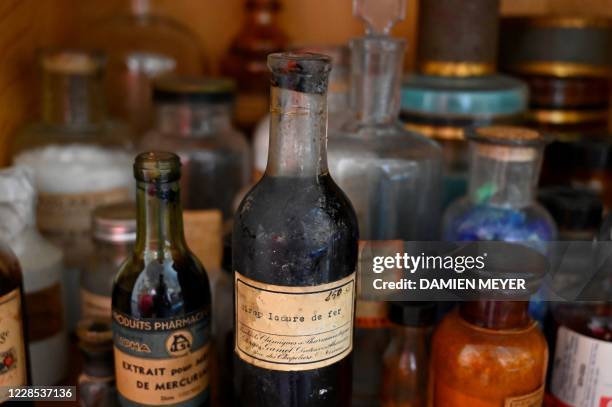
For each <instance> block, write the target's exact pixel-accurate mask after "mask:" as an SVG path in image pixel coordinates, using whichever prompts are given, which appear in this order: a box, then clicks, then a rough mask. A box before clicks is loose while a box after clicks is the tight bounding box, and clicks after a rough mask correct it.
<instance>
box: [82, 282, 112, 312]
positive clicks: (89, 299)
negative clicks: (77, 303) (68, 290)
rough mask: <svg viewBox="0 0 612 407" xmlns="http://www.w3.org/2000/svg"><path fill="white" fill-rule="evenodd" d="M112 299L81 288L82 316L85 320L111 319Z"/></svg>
mask: <svg viewBox="0 0 612 407" xmlns="http://www.w3.org/2000/svg"><path fill="white" fill-rule="evenodd" d="M111 303H112V298H111V297H110V296H106V295H100V294H95V293H92V292H91V291H89V290H86V289H84V288H81V314H82V315H83V317H85V318H91V317H101V318H110V316H111Z"/></svg>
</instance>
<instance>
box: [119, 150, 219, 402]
mask: <svg viewBox="0 0 612 407" xmlns="http://www.w3.org/2000/svg"><path fill="white" fill-rule="evenodd" d="M134 175H135V177H136V184H137V211H138V215H137V216H138V217H137V237H136V243H135V246H134V251H133V253H132V254H131V255H130V256H129V257H128V259H127V260H126V261H125V263H124V264H123V265H122V266H121V268H120V269H119V272H118V273H117V276H116V277H115V283H114V287H113V293H112V318H113V335H114V345H115V374H116V377H117V388H118V391H119V394H120V400H121V403H122V405H133V404H130V403H136V405H140V404H154V405H169V404H170V405H178V406H183V405H185V406H186V405H190V406H191V405H209V403H210V401H209V399H210V394H209V393H210V391H209V386H208V369H209V366H208V356H207V355H208V352H209V344H210V339H211V338H210V318H211V315H210V312H211V294H210V287H209V282H208V277H207V275H206V272H205V270H204V268H203V267H202V265H201V264H200V262H199V261H198V259H197V258H196V257H195V256H194V255H193V254H192V253H191V252H190V251H189V248H188V247H187V245H186V243H185V238H184V236H183V220H182V212H181V205H180V190H179V179H180V161H179V158H178V157H177V156H176V155H174V154H172V153H164V152H152V153H142V154H140V155H139V156H138V157H137V158H136V162H135V164H134ZM134 338H137V340H136V341H137V343H138V346H133V341H134V340H135V339H134ZM134 363H137V364H140V365H141V366H146V367H147V368H155V369H157V370H156V372H157V374H156V377H155V378H154V379H152V378H151V377H150V376H146V374H145V373H146V371H144V372H143V371H136V372H135V371H133V369H131V368H130V366H133V365H134ZM187 365H191V366H192V368H191V370H184V371H181V372H179V373H176V372H174V373H173V372H172V371H171V369H170V368H169V366H187ZM143 381H148V382H150V387H144V388H143V387H142V386H141V385H139V382H143ZM174 382H176V383H178V384H177V385H176V386H170V385H165V384H166V383H174ZM181 383H182V384H181Z"/></svg>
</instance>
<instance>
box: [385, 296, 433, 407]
mask: <svg viewBox="0 0 612 407" xmlns="http://www.w3.org/2000/svg"><path fill="white" fill-rule="evenodd" d="M389 320H390V321H391V323H392V324H393V325H392V327H391V341H390V343H389V345H388V346H387V349H386V350H385V353H384V356H383V366H384V367H383V378H382V390H381V402H380V406H381V407H427V406H428V405H429V404H428V394H427V393H428V383H429V373H428V372H429V362H430V360H429V356H430V344H431V335H432V333H433V329H434V325H435V323H436V305H435V304H433V303H426V302H422V303H417V302H415V303H395V302H394V303H391V304H390V305H389Z"/></svg>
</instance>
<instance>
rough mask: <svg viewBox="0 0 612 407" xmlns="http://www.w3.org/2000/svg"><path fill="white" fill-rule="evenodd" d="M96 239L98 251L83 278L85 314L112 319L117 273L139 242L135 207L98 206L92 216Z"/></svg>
mask: <svg viewBox="0 0 612 407" xmlns="http://www.w3.org/2000/svg"><path fill="white" fill-rule="evenodd" d="M92 239H93V246H94V250H93V252H92V255H91V258H90V259H89V262H88V264H87V268H86V269H85V270H84V271H83V274H82V275H81V315H82V317H83V318H108V319H110V317H111V294H112V291H113V280H114V279H115V274H116V272H117V270H119V267H120V266H121V264H122V263H123V262H124V261H125V260H126V259H127V258H128V257H129V255H130V253H131V252H132V249H133V248H134V243H135V242H136V207H135V206H134V204H133V203H132V202H120V203H116V204H110V205H104V206H99V207H97V208H96V209H95V210H94V212H93V214H92Z"/></svg>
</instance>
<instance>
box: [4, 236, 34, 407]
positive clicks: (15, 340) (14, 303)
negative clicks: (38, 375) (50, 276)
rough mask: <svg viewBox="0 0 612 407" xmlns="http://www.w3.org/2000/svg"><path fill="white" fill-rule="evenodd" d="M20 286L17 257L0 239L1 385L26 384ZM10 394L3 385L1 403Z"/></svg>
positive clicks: (21, 285)
mask: <svg viewBox="0 0 612 407" xmlns="http://www.w3.org/2000/svg"><path fill="white" fill-rule="evenodd" d="M22 287H23V281H22V277H21V269H20V267H19V262H18V261H17V257H15V255H14V254H13V252H12V251H11V249H10V248H9V247H8V246H6V245H5V244H4V243H1V242H0V387H5V386H6V387H9V386H10V387H14V386H25V385H27V384H28V383H29V382H30V380H29V375H28V372H29V364H28V359H27V351H26V346H27V341H26V339H25V326H24V325H25V324H24V321H23V311H24V309H23V288H22ZM9 396H10V394H9V393H8V391H7V390H6V389H3V390H2V391H0V404H2V405H8V404H10V403H11V402H10V401H7V400H8V398H9ZM15 404H20V405H21V403H15Z"/></svg>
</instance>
